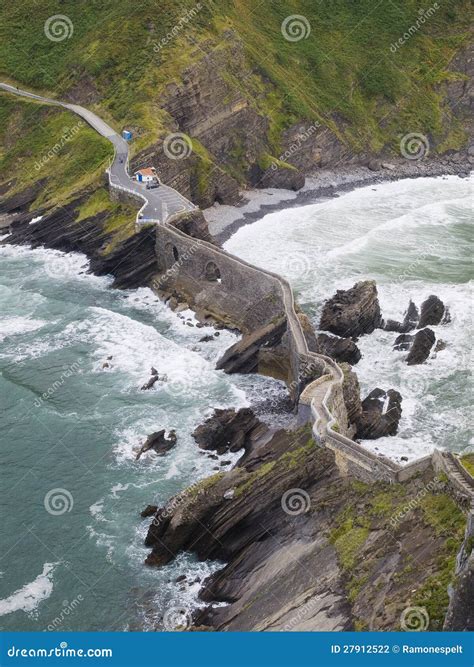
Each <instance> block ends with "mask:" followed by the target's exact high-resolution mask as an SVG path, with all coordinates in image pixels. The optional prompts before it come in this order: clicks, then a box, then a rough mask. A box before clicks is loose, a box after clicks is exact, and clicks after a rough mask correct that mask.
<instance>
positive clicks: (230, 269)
mask: <svg viewBox="0 0 474 667" xmlns="http://www.w3.org/2000/svg"><path fill="white" fill-rule="evenodd" d="M0 88H3V89H4V90H5V91H7V92H8V93H13V94H17V95H22V96H24V97H29V98H33V99H35V100H37V101H41V102H44V103H47V104H55V105H59V106H62V107H64V108H66V109H68V110H70V111H72V112H74V113H76V114H78V115H79V116H80V117H81V118H83V119H84V120H86V122H87V123H89V124H90V125H91V127H93V128H94V129H95V130H96V131H97V132H99V133H100V134H101V135H102V136H105V137H106V138H107V139H109V141H111V142H112V144H113V145H114V159H113V161H112V163H111V165H110V167H109V169H108V170H107V174H108V179H109V185H110V188H111V192H113V191H115V192H116V193H118V194H119V196H125V197H131V198H132V199H134V200H138V201H139V202H140V204H141V209H140V211H139V212H138V214H137V224H138V225H140V224H143V222H144V221H145V220H146V221H147V222H150V223H152V224H156V257H157V275H158V276H159V277H158V278H157V281H158V282H157V284H155V288H156V289H158V290H159V289H169V288H173V287H174V286H176V285H179V287H180V288H181V289H184V291H185V292H186V293H187V294H190V295H192V296H193V306H194V307H195V308H196V309H197V310H202V311H205V312H207V313H208V314H209V315H211V316H212V313H213V310H214V311H218V312H219V316H220V319H222V316H223V315H224V319H227V323H228V324H229V325H230V326H236V327H238V328H239V329H240V330H241V331H242V332H243V333H251V332H252V331H255V330H256V329H257V328H259V327H260V328H261V327H264V326H268V325H271V324H272V323H275V322H277V321H281V322H283V324H284V325H285V328H286V346H287V350H288V357H289V368H290V377H289V378H288V385H289V390H290V394H291V395H292V396H293V398H294V399H295V403H297V404H298V411H299V415H300V419H301V420H302V421H308V420H310V421H311V422H312V423H313V435H314V439H315V441H316V442H317V443H318V444H320V445H321V446H325V447H328V448H330V449H332V450H333V451H334V453H335V457H336V462H337V465H338V467H339V469H340V471H341V472H342V473H343V474H352V475H355V476H357V477H359V478H361V479H363V480H365V481H374V480H377V479H378V480H385V481H387V482H403V481H405V480H407V479H409V478H410V477H412V476H414V475H416V474H418V473H419V472H421V471H423V470H425V469H426V468H427V467H428V466H431V465H432V466H433V468H434V469H435V470H438V471H441V472H443V473H444V474H445V475H446V478H447V479H448V481H449V483H450V485H451V488H452V489H453V492H454V493H455V494H456V495H457V496H458V498H460V499H464V501H465V502H466V503H467V504H468V506H470V507H471V508H472V506H473V504H474V479H473V478H472V477H471V476H470V475H469V473H468V472H467V471H466V470H465V469H464V468H463V467H462V466H461V464H460V463H459V461H458V460H457V459H456V457H454V456H453V455H451V454H447V453H444V452H440V451H438V450H436V451H435V452H434V454H433V455H432V456H426V457H423V458H421V459H419V460H417V461H415V462H413V463H411V464H408V465H406V466H403V467H402V466H399V465H397V464H396V463H394V462H393V461H390V460H389V459H387V458H385V457H383V456H376V455H374V454H372V453H371V452H369V451H368V450H366V449H364V448H363V447H362V446H361V445H359V444H358V443H356V442H354V440H352V438H351V435H352V433H351V427H350V424H349V423H348V419H347V412H346V407H345V403H344V398H343V391H342V386H343V381H344V374H343V372H342V370H341V368H340V367H339V365H338V364H337V363H336V362H335V361H334V360H333V359H331V358H329V357H326V356H324V355H320V354H317V353H315V352H311V351H310V350H309V349H308V345H307V342H306V338H305V335H304V332H303V328H302V325H301V322H300V320H299V318H298V315H297V312H296V308H295V301H294V297H293V292H292V289H291V287H290V285H289V283H288V282H287V281H286V280H285V279H284V278H282V277H281V276H279V275H277V274H275V273H272V272H271V271H266V270H263V269H259V268H257V267H255V266H253V265H251V264H249V263H248V262H245V261H244V260H242V259H240V258H238V257H235V256H233V255H231V254H229V253H227V252H225V251H224V250H223V249H222V248H220V247H219V246H216V245H214V244H213V243H211V242H209V241H206V240H203V239H200V238H195V237H194V236H192V235H189V234H187V233H186V232H185V231H183V230H182V229H180V228H179V227H177V226H176V225H172V224H171V220H172V219H175V220H176V219H178V218H179V216H182V215H183V214H184V215H187V214H189V212H191V214H192V212H193V211H195V210H196V207H195V206H194V205H193V204H192V203H191V202H189V201H188V200H187V199H185V198H184V197H183V196H182V195H181V194H180V193H178V192H176V190H173V188H169V187H168V186H160V188H158V190H151V191H148V190H146V189H144V188H143V187H142V186H139V185H137V184H136V182H134V181H133V180H132V179H131V178H130V176H129V174H128V144H127V143H126V142H125V141H124V140H123V139H122V137H120V135H118V134H117V133H116V132H115V131H114V130H113V129H112V128H110V127H109V126H108V125H106V124H105V123H104V122H103V121H102V120H101V119H100V118H99V117H98V116H97V115H96V114H94V113H92V112H91V111H89V110H87V109H84V108H83V107H79V106H77V105H72V104H67V103H62V102H59V101H56V100H50V99H47V98H43V97H41V96H38V95H35V94H34V93H29V92H27V91H20V90H19V89H17V88H15V87H14V86H11V85H9V84H1V83H0ZM314 378H316V379H314Z"/></svg>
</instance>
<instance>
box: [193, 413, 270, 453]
mask: <svg viewBox="0 0 474 667" xmlns="http://www.w3.org/2000/svg"><path fill="white" fill-rule="evenodd" d="M260 425H261V422H260V420H259V419H258V418H257V417H256V416H255V414H254V412H253V410H251V409H250V408H241V409H240V410H239V411H238V412H236V411H235V410H233V409H228V410H215V411H214V414H213V415H212V417H209V419H206V421H205V422H204V424H201V425H200V426H198V427H197V428H196V429H195V430H194V432H193V438H194V440H195V441H196V442H197V444H198V445H199V447H200V448H201V449H206V450H213V451H215V452H217V454H224V453H225V452H237V451H239V450H240V449H242V448H245V449H248V447H249V446H250V444H251V436H252V434H253V433H254V432H255V430H256V429H258V427H259V426H260Z"/></svg>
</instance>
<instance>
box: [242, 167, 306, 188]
mask: <svg viewBox="0 0 474 667" xmlns="http://www.w3.org/2000/svg"><path fill="white" fill-rule="evenodd" d="M256 174H257V179H256V182H255V185H256V186H257V187H259V188H285V189H286V190H301V188H302V187H303V186H304V184H305V177H304V174H302V173H301V171H298V169H289V168H285V167H279V166H276V168H275V169H273V168H271V167H270V169H267V170H266V171H264V172H263V173H262V172H260V173H259V171H258V170H257V172H256ZM254 180H255V179H254Z"/></svg>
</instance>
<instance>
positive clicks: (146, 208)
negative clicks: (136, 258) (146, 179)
mask: <svg viewBox="0 0 474 667" xmlns="http://www.w3.org/2000/svg"><path fill="white" fill-rule="evenodd" d="M0 89H2V90H4V91H6V92H7V93H12V94H14V95H20V96H21V97H28V98H30V99H33V100H37V101H38V102H43V103H45V104H53V105H55V106H59V107H63V108H64V109H68V111H72V112H73V113H75V114H77V115H78V116H80V117H81V118H82V119H83V120H85V121H86V123H88V125H90V126H91V127H92V128H93V129H94V130H96V132H98V133H99V134H100V135H102V136H103V137H105V138H106V139H108V140H109V141H110V142H111V143H112V144H113V146H114V151H115V153H114V159H113V161H112V164H111V165H110V167H109V169H108V174H109V180H110V182H111V184H112V185H113V186H114V187H116V188H119V189H121V190H124V191H125V192H130V193H133V194H135V195H138V197H140V199H142V200H143V206H142V208H141V209H140V212H139V214H138V217H137V222H138V223H140V222H156V223H159V222H166V221H168V220H170V219H171V218H172V217H174V216H175V215H178V214H179V213H184V212H185V211H193V210H195V209H196V206H194V204H192V203H191V202H190V201H188V200H187V199H186V197H183V195H181V194H180V193H179V192H177V191H176V190H174V188H170V187H169V186H168V185H163V184H162V185H160V187H159V188H156V189H153V190H147V189H146V187H145V185H142V184H141V183H137V182H136V181H134V180H133V179H132V178H130V175H129V173H128V158H129V146H128V143H127V142H126V141H125V139H123V138H122V137H121V136H120V134H118V133H117V132H116V131H115V130H113V129H112V128H111V127H110V126H109V125H107V123H105V122H104V121H103V120H102V118H99V116H97V115H96V114H95V113H93V112H92V111H90V110H89V109H85V108H84V107H81V106H79V105H77V104H69V103H68V102H60V101H58V100H53V99H50V98H48V97H42V96H41V95H36V94H35V93H30V92H28V91H26V90H20V89H19V88H15V86H11V85H9V84H8V83H0Z"/></svg>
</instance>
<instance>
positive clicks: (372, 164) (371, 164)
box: [367, 158, 382, 171]
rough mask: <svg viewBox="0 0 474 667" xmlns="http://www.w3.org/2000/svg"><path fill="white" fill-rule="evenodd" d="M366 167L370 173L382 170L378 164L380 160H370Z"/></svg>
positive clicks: (380, 164)
mask: <svg viewBox="0 0 474 667" xmlns="http://www.w3.org/2000/svg"><path fill="white" fill-rule="evenodd" d="M367 167H368V168H369V169H370V171H380V169H381V168H382V163H381V162H380V160H377V159H376V158H372V159H371V160H369V162H368V163H367Z"/></svg>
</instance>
